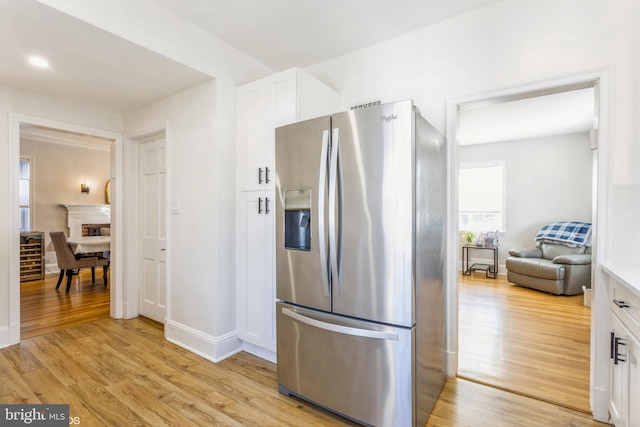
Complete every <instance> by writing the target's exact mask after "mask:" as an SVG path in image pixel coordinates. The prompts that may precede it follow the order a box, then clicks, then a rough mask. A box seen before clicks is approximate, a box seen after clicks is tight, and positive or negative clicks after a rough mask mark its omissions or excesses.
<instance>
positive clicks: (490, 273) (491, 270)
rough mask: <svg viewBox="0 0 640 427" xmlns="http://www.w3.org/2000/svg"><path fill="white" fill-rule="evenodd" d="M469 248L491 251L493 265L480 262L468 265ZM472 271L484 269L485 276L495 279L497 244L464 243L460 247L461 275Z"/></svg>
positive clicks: (466, 274) (496, 273)
mask: <svg viewBox="0 0 640 427" xmlns="http://www.w3.org/2000/svg"><path fill="white" fill-rule="evenodd" d="M469 250H485V251H493V265H491V264H482V263H474V264H471V265H469ZM474 271H484V272H485V274H486V276H487V278H491V279H495V278H496V277H498V247H497V246H477V245H464V246H463V247H462V275H463V276H471V273H472V272H474Z"/></svg>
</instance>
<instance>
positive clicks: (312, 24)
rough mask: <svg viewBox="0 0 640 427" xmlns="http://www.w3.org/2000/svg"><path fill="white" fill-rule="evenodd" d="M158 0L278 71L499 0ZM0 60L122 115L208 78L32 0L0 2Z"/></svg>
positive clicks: (72, 97)
mask: <svg viewBox="0 0 640 427" xmlns="http://www.w3.org/2000/svg"><path fill="white" fill-rule="evenodd" d="M154 1H155V2H156V3H157V4H158V5H160V6H163V7H165V8H167V9H169V10H171V11H173V12H174V13H175V14H176V15H179V16H180V17H182V18H183V19H185V20H187V21H190V22H192V23H193V24H194V25H196V26H199V27H201V28H203V29H205V30H206V31H208V32H210V33H211V34H213V35H214V36H215V37H217V38H219V39H221V40H223V41H225V42H227V43H228V44H230V45H232V46H234V47H236V48H237V49H239V50H241V51H243V52H245V53H247V54H248V55H249V56H252V57H254V58H256V59H258V60H260V61H262V62H264V63H265V64H266V65H268V66H269V67H271V68H273V69H274V70H275V71H280V70H284V69H287V68H291V67H293V66H301V67H304V66H307V65H310V64H314V63H317V62H321V61H323V60H326V59H329V58H332V57H335V56H338V55H342V54H345V53H347V52H349V51H352V50H354V49H359V48H362V47H365V46H368V45H371V44H374V43H377V42H379V41H382V40H384V39H387V38H390V37H394V36H398V35H400V34H403V33H407V32H410V31H413V30H416V29H418V28H420V27H424V26H427V25H429V24H432V23H434V22H438V21H441V20H444V19H447V18H451V17H453V16H455V15H458V14H461V13H465V12H468V11H471V10H473V9H476V8H479V7H482V6H485V5H487V4H490V3H495V2H496V1H499V0H456V1H442V0H393V1H389V0H349V1H343V0H323V1H312V0H271V1H264V0H233V1H229V0H154ZM33 54H38V55H42V56H45V57H46V58H47V59H48V60H49V62H50V63H51V68H50V69H49V70H36V69H33V68H32V67H30V66H29V65H27V62H26V58H27V56H29V55H33ZM0 64H1V66H0V84H3V85H6V86H11V87H15V88H18V89H23V90H27V91H31V92H36V93H39V94H43V95H47V96H50V97H54V98H59V99H64V100H68V101H72V102H76V103H80V104H83V105H88V106H92V107H96V108H99V109H104V110H107V111H113V112H120V113H122V112H127V111H130V110H132V109H135V108H137V107H140V106H143V105H147V104H149V103H151V102H153V101H156V100H159V99H162V98H165V97H167V96H170V95H172V94H174V93H177V92H180V91H182V90H184V89H186V88H189V87H192V86H195V85H196V84H199V83H201V82H204V81H206V80H208V79H211V76H207V75H205V74H203V73H200V72H198V71H195V70H193V69H190V68H188V67H185V66H183V65H181V64H178V63H176V62H174V61H172V60H170V59H167V58H165V57H163V56H160V55H158V54H155V53H153V52H150V51H148V50H146V49H144V48H142V47H140V46H137V45H135V44H133V43H130V42H128V41H126V40H123V39H121V38H119V37H117V36H114V35H113V34H110V33H108V32H106V31H103V30H100V29H98V28H96V27H93V26H91V25H89V24H87V23H85V22H82V21H79V20H77V19H75V18H72V17H70V16H68V15H66V14H64V13H62V12H59V11H57V10H55V9H53V8H50V7H48V6H46V5H43V4H41V3H39V2H37V1H35V0H0Z"/></svg>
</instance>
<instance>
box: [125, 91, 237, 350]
mask: <svg viewBox="0 0 640 427" xmlns="http://www.w3.org/2000/svg"><path fill="white" fill-rule="evenodd" d="M219 98H220V97H219V93H218V89H217V82H216V81H211V82H208V83H205V84H202V85H199V86H197V87H195V88H192V89H190V90H188V91H185V92H183V93H180V94H177V95H175V96H172V97H170V98H167V99H165V100H163V101H160V102H157V103H155V104H152V105H150V106H147V107H144V108H141V109H139V110H136V111H133V112H131V113H128V114H126V115H125V135H127V136H129V135H136V134H139V133H141V132H144V131H146V130H148V129H153V128H157V127H158V126H163V127H164V126H165V125H166V129H167V169H168V173H167V180H168V182H167V189H168V195H167V197H168V199H169V200H170V202H171V203H177V204H179V210H180V211H179V213H178V214H171V213H169V215H168V216H167V218H168V221H167V225H168V231H169V233H168V245H167V265H168V266H169V271H168V280H167V283H168V290H167V292H168V294H167V301H168V306H167V320H166V329H165V334H166V337H167V338H168V339H169V340H171V341H173V342H176V343H177V344H180V345H182V346H184V347H186V348H189V349H191V350H193V351H195V352H197V353H199V354H201V355H203V356H204V357H207V358H209V359H212V360H218V359H220V358H221V357H222V356H224V355H226V353H228V350H225V349H224V348H226V347H225V345H226V344H227V343H222V342H221V341H224V338H220V337H221V336H225V335H228V334H232V335H233V333H234V332H235V285H234V283H233V279H234V276H235V274H234V267H235V266H234V263H233V258H230V257H231V256H232V254H233V253H234V252H235V243H234V238H233V236H234V235H233V224H234V215H233V212H234V203H233V200H234V199H233V198H234V191H233V190H234V187H235V180H234V176H235V172H234V170H235V169H234V168H235V155H234V150H233V145H232V144H229V139H226V138H216V123H217V122H218V121H219V120H220V119H219V115H220V113H219V112H218V110H219V108H218V99H219ZM227 105H228V104H227ZM223 117H224V116H223ZM232 117H233V114H232ZM130 144H132V146H131V147H130V149H129V150H128V153H129V154H130V157H133V152H132V150H134V151H135V149H136V143H135V142H131V141H130ZM229 147H231V149H230V148H229ZM136 168H137V167H136V164H135V162H133V163H131V162H130V164H129V166H128V167H127V172H128V174H129V176H128V177H127V183H128V186H131V185H132V184H133V183H134V182H135V179H136V174H137V172H136ZM125 197H127V196H126V195H125ZM127 200H129V201H130V202H131V204H132V205H131V206H129V207H128V209H127V210H128V212H129V213H128V214H127V218H128V219H132V221H130V223H133V220H134V219H133V218H131V216H130V215H136V214H137V210H136V209H135V204H136V203H137V201H136V200H135V198H134V199H132V198H130V197H127ZM131 230H132V232H133V231H134V230H133V229H131ZM130 237H131V236H130ZM133 238H134V237H133ZM126 262H127V264H128V265H127V267H125V268H126V270H127V271H128V272H130V273H131V274H134V273H135V270H137V268H136V267H137V263H136V260H135V258H134V259H129V260H127V261H126ZM128 277H129V278H130V279H131V280H135V278H134V276H131V275H129V276H128ZM128 286H135V283H132V282H131V281H129V283H128ZM229 340H233V338H232V337H231V338H229ZM236 341H237V340H236ZM235 344H236V345H237V343H235Z"/></svg>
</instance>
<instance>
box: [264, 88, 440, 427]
mask: <svg viewBox="0 0 640 427" xmlns="http://www.w3.org/2000/svg"><path fill="white" fill-rule="evenodd" d="M445 166H446V160H445V139H444V137H443V136H442V135H441V134H440V133H439V132H438V131H437V130H436V129H435V128H434V127H433V126H431V125H430V124H429V123H428V122H427V121H426V120H425V119H423V118H422V117H421V116H420V114H419V112H418V111H417V109H416V108H415V106H414V105H413V102H412V101H400V102H394V103H388V104H382V105H375V106H370V107H366V108H359V109H354V110H351V111H347V112H341V113H337V114H334V115H331V116H326V117H320V118H317V119H311V120H307V121H303V122H299V123H294V124H291V125H288V126H283V127H280V128H277V129H276V202H277V203H276V297H277V299H278V302H277V303H276V324H277V332H276V333H277V359H278V387H279V390H280V392H281V393H282V394H285V395H294V396H298V397H300V398H303V399H305V400H308V401H310V402H313V403H315V404H317V405H320V406H322V407H325V408H327V409H330V410H332V411H334V412H336V413H339V414H341V415H343V416H345V417H347V418H350V419H352V420H354V421H358V422H360V423H362V424H365V425H375V426H393V427H399V426H418V425H420V426H424V424H425V423H426V421H427V418H428V416H429V414H430V413H431V410H432V409H433V406H434V404H435V402H436V400H437V398H438V395H439V393H440V391H441V389H442V386H443V384H444V381H445V375H444V348H443V335H444V334H443V332H444V319H443V313H444V289H443V271H444V259H443V257H444V251H443V248H444V227H445V224H444V221H445V188H446V175H445Z"/></svg>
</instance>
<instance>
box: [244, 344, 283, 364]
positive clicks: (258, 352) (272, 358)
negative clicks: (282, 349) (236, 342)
mask: <svg viewBox="0 0 640 427" xmlns="http://www.w3.org/2000/svg"><path fill="white" fill-rule="evenodd" d="M242 350H243V351H246V352H247V353H251V354H253V355H254V356H258V357H259V358H261V359H264V360H266V361H269V362H271V363H277V356H276V352H275V351H271V350H267V349H265V348H262V347H258V346H257V345H255V344H251V343H248V342H243V343H242Z"/></svg>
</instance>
